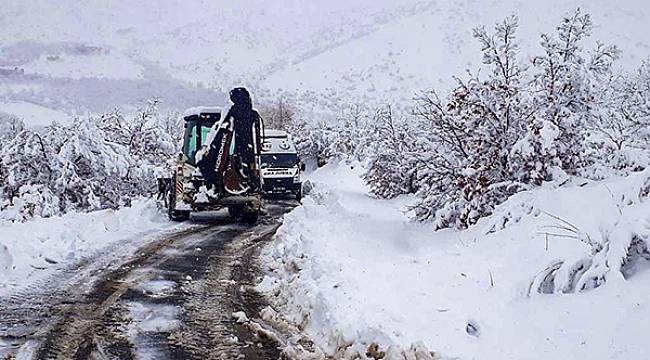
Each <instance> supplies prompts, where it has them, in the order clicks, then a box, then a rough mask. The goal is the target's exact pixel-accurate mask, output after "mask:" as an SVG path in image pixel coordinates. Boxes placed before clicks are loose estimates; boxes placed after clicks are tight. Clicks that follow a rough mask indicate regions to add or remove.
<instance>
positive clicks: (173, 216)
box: [169, 210, 190, 222]
mask: <svg viewBox="0 0 650 360" xmlns="http://www.w3.org/2000/svg"><path fill="white" fill-rule="evenodd" d="M189 219H190V212H189V211H187V210H173V211H171V212H170V213H169V220H171V221H179V222H180V221H187V220H189Z"/></svg>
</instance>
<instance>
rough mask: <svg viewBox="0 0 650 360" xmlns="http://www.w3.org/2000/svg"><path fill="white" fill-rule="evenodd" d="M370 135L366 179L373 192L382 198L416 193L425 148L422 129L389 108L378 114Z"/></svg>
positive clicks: (375, 116)
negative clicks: (394, 114)
mask: <svg viewBox="0 0 650 360" xmlns="http://www.w3.org/2000/svg"><path fill="white" fill-rule="evenodd" d="M372 123H373V126H372V127H371V130H370V133H369V134H368V145H367V153H368V159H369V161H368V170H367V172H366V173H365V174H364V180H365V181H366V183H367V184H368V185H369V187H370V191H371V192H372V193H373V194H375V195H377V196H379V197H381V198H393V197H396V196H398V195H402V194H411V193H415V191H416V190H417V188H416V183H415V179H416V174H417V170H418V168H419V167H420V166H421V165H420V161H421V154H422V153H423V152H422V149H419V148H418V135H420V134H422V129H421V128H418V127H416V126H413V125H412V124H410V123H407V122H405V121H399V120H397V119H395V118H394V116H393V112H392V109H391V107H390V106H388V107H386V108H381V109H379V110H377V112H376V113H375V115H374V117H373V120H372Z"/></svg>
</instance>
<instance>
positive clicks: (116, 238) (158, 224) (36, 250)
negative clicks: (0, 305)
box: [0, 199, 175, 296]
mask: <svg viewBox="0 0 650 360" xmlns="http://www.w3.org/2000/svg"><path fill="white" fill-rule="evenodd" d="M174 226H175V225H173V224H171V223H169V222H168V221H167V219H166V218H165V217H164V215H163V214H161V213H160V212H159V211H158V209H157V208H156V204H155V202H154V201H152V200H145V199H140V200H135V201H133V203H132V206H131V207H125V208H122V209H120V210H117V211H115V210H102V211H95V212H91V213H68V214H66V215H64V216H61V217H51V218H35V219H32V220H30V221H27V222H24V223H18V222H9V221H0V296H1V295H2V294H4V293H8V292H11V291H12V290H13V289H15V288H17V287H21V286H24V285H27V284H28V283H31V282H32V281H34V280H35V279H37V278H42V277H44V276H47V275H50V274H53V273H54V272H55V271H58V270H62V269H65V268H66V266H69V265H71V264H72V263H74V262H75V261H78V260H80V259H83V258H86V257H89V256H92V255H94V254H96V253H98V252H99V251H101V250H102V249H104V248H106V247H107V246H109V245H116V244H118V245H119V246H123V247H124V248H125V249H135V248H136V247H137V246H138V245H141V244H142V242H143V240H144V239H145V238H146V237H147V236H146V235H150V234H152V233H154V232H161V231H164V230H171V229H172V228H173V227H174Z"/></svg>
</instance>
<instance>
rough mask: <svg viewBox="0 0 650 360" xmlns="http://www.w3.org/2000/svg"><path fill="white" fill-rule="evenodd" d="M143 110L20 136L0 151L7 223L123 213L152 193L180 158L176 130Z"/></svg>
mask: <svg viewBox="0 0 650 360" xmlns="http://www.w3.org/2000/svg"><path fill="white" fill-rule="evenodd" d="M156 106H157V102H156V101H152V102H149V103H147V104H146V105H145V106H144V107H143V108H142V110H140V111H138V112H137V114H136V116H135V117H133V118H132V119H128V120H127V119H125V117H124V116H123V115H122V114H121V113H120V112H119V111H118V110H116V111H113V112H111V113H108V114H105V115H103V116H99V117H91V118H88V119H75V120H74V121H73V123H72V124H70V125H68V126H63V125H60V124H52V125H50V126H47V127H45V128H43V129H39V130H38V131H34V130H30V129H24V130H22V131H21V132H20V133H18V134H17V135H16V136H15V137H14V138H13V139H11V140H10V141H8V142H7V144H6V145H5V146H4V147H3V148H2V149H0V192H1V193H2V197H1V199H2V200H1V202H0V210H2V211H3V212H5V213H8V212H11V213H12V214H15V215H16V216H12V218H14V219H17V220H24V219H25V218H27V217H30V216H51V215H54V214H59V213H64V212H67V211H71V210H93V209H100V208H107V207H113V208H114V207H119V206H123V205H128V204H129V203H130V200H131V199H132V198H133V197H134V196H140V195H150V194H151V193H152V192H154V191H155V185H156V184H155V177H156V171H157V170H158V169H159V168H160V167H163V166H164V165H165V163H166V162H167V160H168V159H169V158H170V157H171V156H172V155H173V154H175V153H176V152H177V151H178V147H179V146H180V136H182V127H180V124H179V123H178V120H177V118H176V117H173V116H160V115H159V114H158V111H157V109H156Z"/></svg>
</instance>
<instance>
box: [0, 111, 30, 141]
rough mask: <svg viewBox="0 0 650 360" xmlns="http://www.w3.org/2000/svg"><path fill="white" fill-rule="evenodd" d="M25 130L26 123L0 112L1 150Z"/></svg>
mask: <svg viewBox="0 0 650 360" xmlns="http://www.w3.org/2000/svg"><path fill="white" fill-rule="evenodd" d="M24 129H25V123H24V122H23V121H22V120H20V119H19V118H17V117H16V116H14V115H10V114H5V113H2V112H0V149H1V148H2V147H3V146H4V145H5V144H6V143H8V142H9V141H10V140H11V139H13V138H15V137H16V136H18V134H19V133H20V132H21V131H23V130H24Z"/></svg>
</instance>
